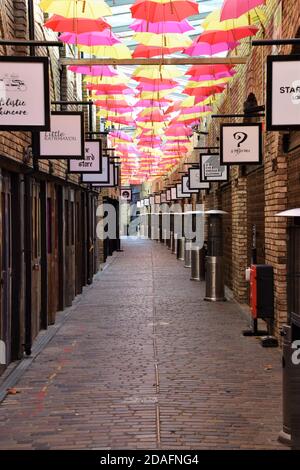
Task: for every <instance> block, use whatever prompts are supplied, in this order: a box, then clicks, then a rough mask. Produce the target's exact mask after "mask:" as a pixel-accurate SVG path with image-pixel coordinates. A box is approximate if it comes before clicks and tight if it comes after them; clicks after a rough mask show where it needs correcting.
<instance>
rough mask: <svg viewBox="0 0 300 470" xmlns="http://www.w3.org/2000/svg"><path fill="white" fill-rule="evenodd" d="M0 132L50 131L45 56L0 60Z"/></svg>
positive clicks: (1, 58) (46, 60)
mask: <svg viewBox="0 0 300 470" xmlns="http://www.w3.org/2000/svg"><path fill="white" fill-rule="evenodd" d="M0 130H4V131H5V130H6V131H36V132H39V131H49V130H50V93H49V59H48V57H0Z"/></svg>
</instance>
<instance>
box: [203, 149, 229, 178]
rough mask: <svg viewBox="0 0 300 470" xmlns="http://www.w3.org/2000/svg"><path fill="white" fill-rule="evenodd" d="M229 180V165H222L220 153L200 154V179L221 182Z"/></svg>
mask: <svg viewBox="0 0 300 470" xmlns="http://www.w3.org/2000/svg"><path fill="white" fill-rule="evenodd" d="M227 180H228V167H227V166H226V165H221V162H220V155H219V154H213V153H210V154H201V155H200V181H202V182H211V183H214V182H220V181H227Z"/></svg>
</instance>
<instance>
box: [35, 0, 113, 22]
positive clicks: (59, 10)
mask: <svg viewBox="0 0 300 470" xmlns="http://www.w3.org/2000/svg"><path fill="white" fill-rule="evenodd" d="M40 7H41V9H42V10H44V11H46V12H47V13H55V14H56V15H60V16H64V17H65V18H92V19H97V18H100V17H102V16H110V15H112V11H111V9H110V8H109V6H108V5H106V3H105V2H104V0H41V2H40Z"/></svg>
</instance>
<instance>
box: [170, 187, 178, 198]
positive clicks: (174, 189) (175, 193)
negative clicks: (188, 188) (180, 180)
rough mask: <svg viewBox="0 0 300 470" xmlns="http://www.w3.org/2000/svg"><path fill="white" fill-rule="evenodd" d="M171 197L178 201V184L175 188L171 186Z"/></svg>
mask: <svg viewBox="0 0 300 470" xmlns="http://www.w3.org/2000/svg"><path fill="white" fill-rule="evenodd" d="M171 199H172V201H176V199H177V189H176V186H175V187H174V188H171Z"/></svg>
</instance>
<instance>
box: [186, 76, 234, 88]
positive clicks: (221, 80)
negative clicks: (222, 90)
mask: <svg viewBox="0 0 300 470" xmlns="http://www.w3.org/2000/svg"><path fill="white" fill-rule="evenodd" d="M231 78H232V77H225V78H219V79H218V80H206V81H198V82H193V81H190V82H188V83H187V88H198V87H209V86H215V85H222V83H228V82H229V80H231Z"/></svg>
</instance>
